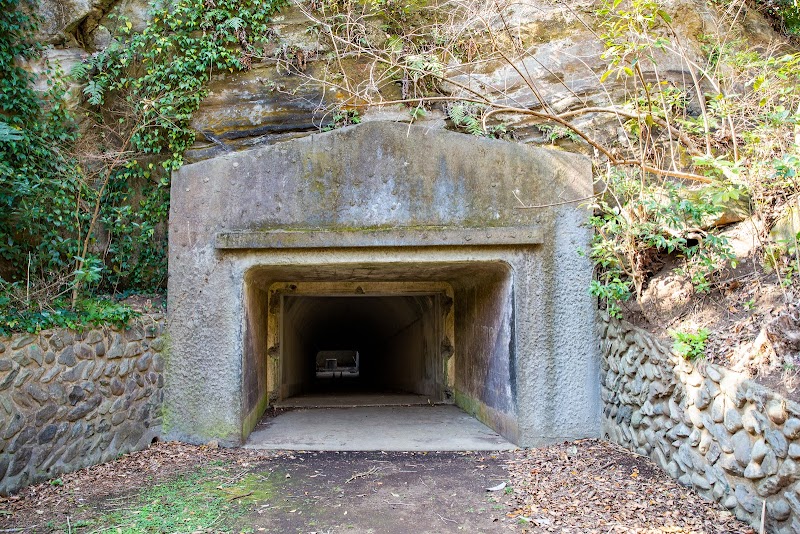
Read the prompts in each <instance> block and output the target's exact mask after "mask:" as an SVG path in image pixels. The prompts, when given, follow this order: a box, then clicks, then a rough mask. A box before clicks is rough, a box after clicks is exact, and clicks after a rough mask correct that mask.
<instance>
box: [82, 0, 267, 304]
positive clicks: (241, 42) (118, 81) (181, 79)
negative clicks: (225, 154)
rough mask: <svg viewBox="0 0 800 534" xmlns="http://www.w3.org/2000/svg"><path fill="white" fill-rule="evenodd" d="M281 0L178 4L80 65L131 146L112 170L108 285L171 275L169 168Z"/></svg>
mask: <svg viewBox="0 0 800 534" xmlns="http://www.w3.org/2000/svg"><path fill="white" fill-rule="evenodd" d="M282 4H283V0H271V1H267V2H265V1H260V0H249V1H245V2H239V1H234V0H225V1H218V2H216V3H212V2H203V1H201V0H181V1H179V2H171V3H169V4H168V5H167V6H166V7H164V8H160V9H155V10H154V12H153V16H152V19H151V22H150V24H149V25H148V26H147V28H146V29H145V30H144V31H143V32H142V33H131V32H130V24H129V23H128V22H127V21H125V20H124V19H122V18H120V19H118V22H119V23H120V29H121V32H122V35H121V36H120V38H119V39H118V40H116V41H114V42H113V43H112V44H111V46H109V47H108V48H107V49H106V50H105V51H103V52H102V53H100V54H97V55H94V56H92V57H90V58H89V59H87V61H86V62H85V63H83V64H82V65H79V66H78V68H77V69H75V70H74V71H73V75H74V76H75V77H76V78H77V79H80V80H82V81H84V82H85V84H86V85H85V87H84V95H85V97H86V100H87V102H88V103H89V104H90V106H92V109H93V110H94V112H95V114H94V116H95V119H96V120H97V121H98V123H101V124H104V125H106V126H108V127H109V128H110V129H112V130H114V131H115V132H117V133H118V138H119V139H122V140H123V142H122V143H121V144H120V143H118V144H117V145H116V146H114V147H109V150H113V149H116V150H124V151H126V152H130V153H131V155H130V156H129V157H126V158H124V160H123V161H122V162H121V164H119V165H118V166H117V167H116V168H114V169H112V170H111V175H110V177H109V178H110V179H109V184H108V187H107V190H106V191H105V193H104V198H103V207H104V210H103V212H102V216H101V222H102V223H103V226H104V227H105V228H107V229H108V230H109V232H110V236H109V246H108V261H107V265H106V266H107V268H108V272H107V273H106V278H107V282H108V283H113V284H115V285H117V284H122V285H123V286H129V287H131V286H132V287H140V288H143V289H147V290H154V289H157V288H160V287H163V284H164V283H165V281H166V239H165V223H166V219H167V215H168V212H169V173H170V172H171V171H173V170H175V169H177V168H179V167H180V166H181V164H182V162H183V154H184V152H185V151H186V150H187V149H188V148H189V147H190V146H191V145H192V143H193V142H194V138H195V137H194V135H195V134H194V131H193V130H192V128H191V126H190V120H191V117H192V114H193V113H194V112H195V111H196V110H197V109H198V107H199V106H200V103H201V102H202V100H203V98H204V97H205V96H206V94H207V89H206V84H207V83H208V81H209V79H210V77H211V75H212V73H214V72H215V71H229V72H233V71H236V70H242V69H247V68H249V66H250V58H251V56H252V54H253V53H254V51H255V50H256V47H258V46H259V45H261V44H263V43H262V41H263V40H264V39H266V35H268V32H269V27H268V24H269V20H270V16H271V15H272V14H273V13H274V12H275V11H276V10H277V9H278V8H279V7H280V6H281V5H282Z"/></svg>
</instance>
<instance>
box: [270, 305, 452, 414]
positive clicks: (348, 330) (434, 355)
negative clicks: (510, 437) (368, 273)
mask: <svg viewBox="0 0 800 534" xmlns="http://www.w3.org/2000/svg"><path fill="white" fill-rule="evenodd" d="M441 313H442V310H441V296H440V295H435V294H428V295H392V296H356V295H354V296H285V297H284V300H283V311H282V325H281V328H282V332H281V334H282V335H281V337H282V343H281V345H282V348H283V350H282V352H283V357H282V370H281V375H282V376H281V378H282V380H281V381H282V383H283V388H282V390H283V393H284V395H283V397H284V398H287V397H294V396H299V395H306V394H350V393H354V394H355V393H411V394H417V395H426V396H429V397H431V400H433V401H439V400H441V395H442V390H443V384H442V382H443V376H442V375H443V369H442V359H441V355H440V354H439V352H440V351H439V346H440V343H439V342H438V341H437V340H439V339H440V336H441V332H440V330H441Z"/></svg>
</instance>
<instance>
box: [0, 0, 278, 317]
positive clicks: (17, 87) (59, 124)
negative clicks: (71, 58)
mask: <svg viewBox="0 0 800 534" xmlns="http://www.w3.org/2000/svg"><path fill="white" fill-rule="evenodd" d="M19 2H20V0H0V70H2V71H3V76H2V77H0V273H3V274H4V275H5V276H6V278H8V282H6V281H4V280H3V279H2V278H0V282H2V287H0V295H2V297H3V298H4V299H5V302H4V304H3V305H2V306H1V307H0V311H2V313H3V316H2V317H0V321H2V325H3V326H2V328H3V329H5V330H6V331H9V330H15V329H16V330H31V329H33V330H36V329H39V328H45V327H47V326H70V325H80V324H84V323H86V322H89V323H91V322H93V321H95V320H100V319H101V318H106V319H107V320H109V321H111V322H114V321H115V320H116V319H115V318H116V317H117V316H122V315H125V313H127V312H123V311H121V310H115V309H112V308H108V307H106V308H104V310H94V309H88V308H87V305H86V302H89V301H87V300H83V301H81V302H82V304H81V303H79V302H78V301H79V298H81V296H86V295H89V294H91V293H92V292H93V291H94V292H101V291H112V292H116V291H119V290H123V289H135V290H138V291H147V292H152V291H156V290H159V289H163V287H164V285H165V282H166V261H167V259H166V245H167V240H166V221H167V215H168V212H169V176H170V172H171V171H173V170H175V169H177V168H178V167H180V165H181V164H182V162H183V154H184V152H185V151H186V150H187V149H188V148H189V147H190V146H191V145H192V143H193V142H194V132H193V130H192V129H191V127H190V125H189V123H190V120H191V116H192V114H193V113H194V111H196V110H197V108H198V107H199V105H200V102H201V101H202V100H203V98H204V97H205V95H206V94H207V89H206V84H207V82H208V81H209V79H210V77H211V76H212V74H213V73H215V72H219V71H228V72H233V71H236V70H241V69H247V68H249V66H250V58H251V57H252V55H253V54H254V53H255V51H256V47H259V46H261V45H262V44H263V41H264V40H265V39H266V36H267V35H268V34H269V27H268V24H269V20H270V16H271V15H272V14H273V13H274V12H275V11H276V10H277V9H278V8H279V7H280V6H281V5H282V4H283V3H284V0H269V1H262V0H248V1H244V2H238V1H234V0H224V1H221V0H219V1H217V2H216V3H215V2H211V1H203V0H180V1H178V2H169V3H167V4H164V3H161V2H155V3H154V4H153V8H152V9H153V11H152V13H151V14H152V19H151V22H150V24H149V25H148V26H147V28H146V29H145V30H144V31H143V32H142V33H132V32H131V28H132V25H131V24H130V22H128V21H126V20H125V19H123V18H116V19H114V16H113V15H110V18H112V20H116V21H117V23H118V35H117V38H116V39H115V40H114V41H112V43H111V45H110V46H109V47H108V48H107V49H106V50H104V51H103V52H100V53H97V54H94V55H92V56H91V57H89V58H87V59H86V60H85V61H84V62H83V63H81V64H79V65H77V66H76V67H75V69H74V70H73V72H72V76H73V79H75V80H77V81H79V82H81V83H83V84H84V89H83V95H84V98H85V105H86V106H87V109H86V110H85V111H86V116H85V120H84V121H83V125H84V126H83V128H82V134H81V135H79V132H78V129H77V127H76V126H75V121H74V120H73V117H72V114H71V112H70V111H69V110H68V109H67V107H66V106H65V102H64V97H65V94H66V87H65V84H64V83H63V82H61V81H59V80H61V79H63V77H62V76H61V73H59V72H57V71H55V70H50V71H48V72H47V73H46V76H45V79H47V80H49V82H48V83H49V86H48V88H47V90H46V91H45V92H43V93H40V92H37V91H36V90H35V89H34V83H33V82H34V77H33V75H32V74H30V73H28V72H27V71H26V70H24V69H23V68H22V67H21V66H19V65H18V63H17V62H18V60H19V59H34V58H36V57H37V55H38V54H39V52H40V47H39V46H38V45H37V44H36V43H34V42H33V41H32V35H33V34H34V33H35V31H36V28H37V23H38V21H37V20H36V19H35V18H33V17H32V16H31V15H30V14H29V13H32V12H34V11H35V10H34V9H21V6H20V5H19ZM159 6H160V7H159ZM21 281H24V283H25V285H26V288H25V296H24V298H20V297H19V292H20V290H19V286H18V283H19V282H21ZM68 292H72V299H71V301H69V302H68V301H65V300H64V299H63V298H62V297H63V295H65V294H66V293H68ZM12 303H13V306H12V305H11V304H12Z"/></svg>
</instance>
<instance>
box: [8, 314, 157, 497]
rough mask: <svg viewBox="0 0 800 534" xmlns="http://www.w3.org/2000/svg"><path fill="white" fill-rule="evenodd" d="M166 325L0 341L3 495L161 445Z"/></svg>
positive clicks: (143, 322)
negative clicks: (158, 441)
mask: <svg viewBox="0 0 800 534" xmlns="http://www.w3.org/2000/svg"><path fill="white" fill-rule="evenodd" d="M164 326H165V323H164V318H163V316H161V315H154V316H146V317H142V318H140V319H137V320H136V321H134V322H132V323H131V324H130V325H129V327H128V328H127V329H125V330H117V329H113V328H109V327H103V328H95V329H92V330H87V331H84V332H74V331H70V330H64V329H55V330H47V331H43V332H41V333H40V334H36V335H28V334H15V335H14V336H12V337H11V338H0V493H2V494H7V493H9V492H13V491H16V490H17V489H19V488H21V487H24V486H26V485H28V484H32V483H35V482H39V481H42V480H46V479H48V478H52V477H54V476H57V475H59V474H61V473H65V472H69V471H74V470H76V469H80V468H82V467H87V466H90V465H94V464H97V463H100V462H105V461H107V460H110V459H112V458H115V457H116V456H117V455H119V454H124V453H127V452H130V451H132V450H137V449H142V448H144V447H146V446H147V445H149V444H150V443H151V442H152V440H153V439H154V438H157V437H158V436H159V435H160V430H161V403H162V399H163V393H162V386H163V383H164V379H163V375H162V373H163V370H164V349H165V344H166V343H165V340H166V338H165V337H164Z"/></svg>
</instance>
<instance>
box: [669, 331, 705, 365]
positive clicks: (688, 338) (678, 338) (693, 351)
mask: <svg viewBox="0 0 800 534" xmlns="http://www.w3.org/2000/svg"><path fill="white" fill-rule="evenodd" d="M709 334H711V332H709V330H708V329H707V328H701V329H699V330H698V331H697V332H695V333H690V332H680V331H676V330H672V331H671V332H670V335H671V336H672V338H673V339H674V340H675V341H674V343H673V344H672V350H674V351H675V352H676V353H677V354H678V355H679V356H682V357H683V358H684V359H686V360H697V359H699V358H702V357H704V356H705V352H706V342H707V341H708V336H709Z"/></svg>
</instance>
